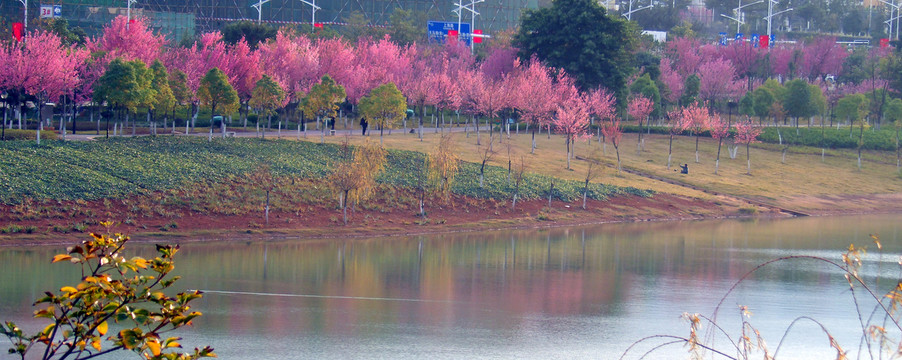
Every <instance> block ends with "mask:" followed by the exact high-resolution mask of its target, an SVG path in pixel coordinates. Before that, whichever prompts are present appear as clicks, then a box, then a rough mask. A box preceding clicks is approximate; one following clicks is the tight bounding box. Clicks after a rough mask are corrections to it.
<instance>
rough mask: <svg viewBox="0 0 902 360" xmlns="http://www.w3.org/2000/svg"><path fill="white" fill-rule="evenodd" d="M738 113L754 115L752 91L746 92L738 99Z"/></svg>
mask: <svg viewBox="0 0 902 360" xmlns="http://www.w3.org/2000/svg"><path fill="white" fill-rule="evenodd" d="M739 115H745V116H749V117H751V116H754V115H755V96H754V95H752V92H751V91H749V92H746V93H745V96H743V97H742V99H740V100H739Z"/></svg>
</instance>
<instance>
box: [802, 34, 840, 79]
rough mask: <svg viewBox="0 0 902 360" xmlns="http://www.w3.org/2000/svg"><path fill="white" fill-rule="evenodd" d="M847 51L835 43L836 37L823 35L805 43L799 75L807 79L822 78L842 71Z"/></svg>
mask: <svg viewBox="0 0 902 360" xmlns="http://www.w3.org/2000/svg"><path fill="white" fill-rule="evenodd" d="M848 56H849V51H848V50H846V49H845V48H844V47H843V46H841V45H840V44H837V43H836V38H834V37H829V36H823V37H819V38H817V39H814V40H813V41H811V42H810V43H808V44H806V45H805V48H804V50H802V61H801V66H800V69H799V75H801V76H805V77H808V79H809V80H811V81H814V80H816V79H821V80H823V79H824V77H825V76H827V75H829V74H833V75H839V74H840V73H842V65H843V62H845V60H846V58H847V57H848Z"/></svg>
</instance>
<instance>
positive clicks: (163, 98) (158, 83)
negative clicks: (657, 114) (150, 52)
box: [150, 60, 176, 121]
mask: <svg viewBox="0 0 902 360" xmlns="http://www.w3.org/2000/svg"><path fill="white" fill-rule="evenodd" d="M150 71H151V73H152V74H153V80H152V81H151V87H152V88H153V89H154V90H155V94H154V98H153V111H152V116H153V117H154V120H156V114H157V113H160V114H163V115H164V121H165V114H167V113H168V112H169V111H172V109H173V108H174V107H175V101H176V100H175V95H174V94H173V92H172V87H170V86H169V73H167V72H166V66H164V65H163V63H161V62H160V61H159V60H157V61H154V62H153V65H151V66H150Z"/></svg>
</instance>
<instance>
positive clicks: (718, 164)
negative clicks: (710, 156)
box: [714, 138, 723, 175]
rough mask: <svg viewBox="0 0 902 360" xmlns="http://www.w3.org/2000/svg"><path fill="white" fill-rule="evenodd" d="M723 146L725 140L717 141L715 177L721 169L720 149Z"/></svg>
mask: <svg viewBox="0 0 902 360" xmlns="http://www.w3.org/2000/svg"><path fill="white" fill-rule="evenodd" d="M722 145H723V138H720V139H718V140H717V159H715V160H714V175H717V168H718V167H720V147H721V146H722Z"/></svg>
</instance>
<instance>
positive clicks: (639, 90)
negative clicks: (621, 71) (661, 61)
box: [630, 73, 662, 117]
mask: <svg viewBox="0 0 902 360" xmlns="http://www.w3.org/2000/svg"><path fill="white" fill-rule="evenodd" d="M630 93H631V94H633V95H641V96H643V97H645V98H646V99H649V100H651V101H652V102H653V103H654V104H655V106H654V109H653V110H652V112H651V114H649V115H650V116H652V117H659V116H661V112H662V110H661V91H660V90H658V85H657V84H655V82H654V81H652V78H651V75H650V74H648V73H646V74H643V75H642V76H640V77H639V78H638V79H636V81H633V83H632V85H630Z"/></svg>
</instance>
